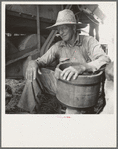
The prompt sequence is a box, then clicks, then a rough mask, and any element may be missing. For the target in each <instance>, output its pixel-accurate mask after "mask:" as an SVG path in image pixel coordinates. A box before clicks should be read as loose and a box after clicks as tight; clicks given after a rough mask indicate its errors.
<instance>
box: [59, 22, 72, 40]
mask: <svg viewBox="0 0 118 149" xmlns="http://www.w3.org/2000/svg"><path fill="white" fill-rule="evenodd" d="M57 30H58V32H59V34H60V37H61V38H62V40H63V41H66V42H67V41H70V40H71V39H72V37H73V35H74V29H73V25H65V24H64V25H59V26H58V27H57Z"/></svg>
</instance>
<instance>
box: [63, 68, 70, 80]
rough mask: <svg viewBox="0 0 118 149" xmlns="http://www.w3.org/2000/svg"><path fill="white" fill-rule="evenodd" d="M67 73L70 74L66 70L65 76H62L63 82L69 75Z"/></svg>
mask: <svg viewBox="0 0 118 149" xmlns="http://www.w3.org/2000/svg"><path fill="white" fill-rule="evenodd" d="M69 73H70V70H67V71H66V72H65V74H64V76H63V79H64V80H65V79H66V78H67V76H68V75H69Z"/></svg>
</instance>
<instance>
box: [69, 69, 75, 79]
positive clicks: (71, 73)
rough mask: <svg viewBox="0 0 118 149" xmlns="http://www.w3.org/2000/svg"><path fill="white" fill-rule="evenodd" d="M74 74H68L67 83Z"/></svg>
mask: <svg viewBox="0 0 118 149" xmlns="http://www.w3.org/2000/svg"><path fill="white" fill-rule="evenodd" d="M74 73H75V72H73V71H72V72H70V73H69V75H68V77H67V81H69V80H70V79H71V78H72V76H73V75H74Z"/></svg>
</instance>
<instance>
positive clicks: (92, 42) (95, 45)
mask: <svg viewBox="0 0 118 149" xmlns="http://www.w3.org/2000/svg"><path fill="white" fill-rule="evenodd" d="M88 55H89V57H90V58H91V60H92V61H91V62H89V63H88V66H90V67H93V68H94V70H98V69H99V68H101V67H102V66H103V65H106V64H109V63H110V62H111V60H110V58H109V57H108V56H107V55H106V53H105V52H104V51H103V49H102V47H101V45H100V43H99V42H98V41H97V40H96V39H94V38H93V37H90V39H89V41H88Z"/></svg>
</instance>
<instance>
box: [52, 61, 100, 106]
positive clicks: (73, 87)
mask: <svg viewBox="0 0 118 149" xmlns="http://www.w3.org/2000/svg"><path fill="white" fill-rule="evenodd" d="M70 65H78V64H77V63H73V64H70V63H65V64H59V65H58V66H57V68H56V70H55V75H56V76H58V79H57V91H56V96H57V99H58V100H59V101H60V102H61V103H63V104H64V105H66V106H70V107H75V108H88V107H92V106H94V105H95V104H96V103H97V100H98V95H99V90H100V82H101V76H102V72H99V73H98V74H86V75H79V76H78V78H77V79H76V80H73V79H71V80H70V81H67V80H63V78H62V77H61V76H60V73H61V72H62V70H63V69H65V68H67V67H68V66H70Z"/></svg>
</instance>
